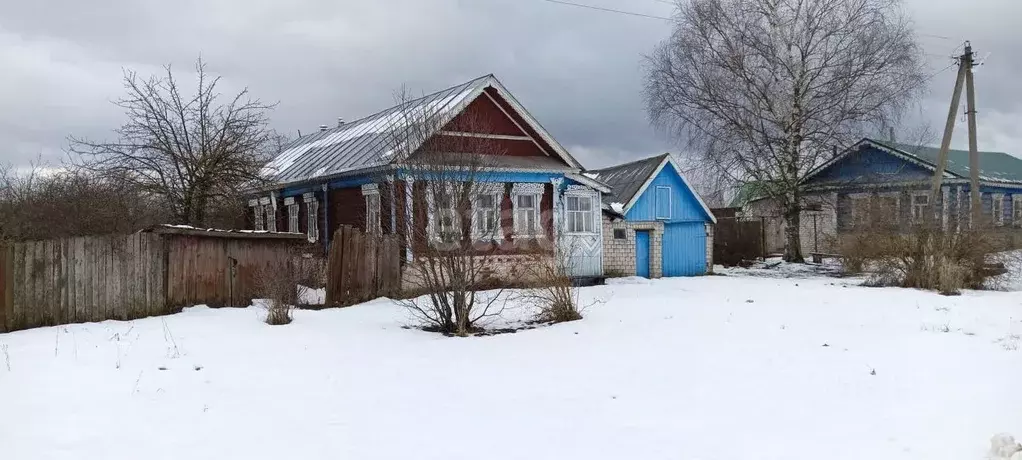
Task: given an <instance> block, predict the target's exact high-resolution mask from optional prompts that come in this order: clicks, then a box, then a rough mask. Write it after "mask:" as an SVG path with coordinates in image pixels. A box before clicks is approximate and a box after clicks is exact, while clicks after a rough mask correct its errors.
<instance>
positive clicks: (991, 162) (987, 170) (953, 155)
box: [869, 139, 1022, 183]
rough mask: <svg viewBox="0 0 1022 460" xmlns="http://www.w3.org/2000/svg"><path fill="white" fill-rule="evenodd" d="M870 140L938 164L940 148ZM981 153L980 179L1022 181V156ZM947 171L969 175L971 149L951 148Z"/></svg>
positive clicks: (959, 174) (948, 155) (964, 175)
mask: <svg viewBox="0 0 1022 460" xmlns="http://www.w3.org/2000/svg"><path fill="white" fill-rule="evenodd" d="M869 141H870V142H872V143H874V144H878V145H880V146H883V147H887V148H889V149H894V150H898V151H900V152H902V153H904V154H908V155H911V156H914V157H916V158H918V159H920V160H922V161H924V162H926V163H929V164H930V165H936V164H937V159H938V156H939V155H940V148H938V147H928V146H921V145H911V144H901V143H897V142H888V141H878V140H875V139H869ZM978 153H979V165H980V169H979V177H980V180H983V181H989V182H1013V183H1014V182H1022V158H1018V157H1014V156H1011V155H1009V154H1007V153H1004V152H978ZM947 171H948V172H950V173H952V174H955V175H957V176H961V177H963V178H968V177H969V151H968V150H955V149H950V150H948V152H947Z"/></svg>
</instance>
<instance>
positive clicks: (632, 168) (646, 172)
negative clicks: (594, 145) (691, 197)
mask: <svg viewBox="0 0 1022 460" xmlns="http://www.w3.org/2000/svg"><path fill="white" fill-rule="evenodd" d="M668 155H670V154H669V153H664V154H661V155H657V156H655V157H649V158H644V159H641V160H637V161H632V162H630V163H625V164H620V165H617V166H611V167H609V168H603V169H594V170H590V171H587V172H586V173H585V175H587V176H589V177H591V178H593V179H596V180H598V181H600V182H603V183H604V184H607V185H609V186H610V188H611V189H612V190H613V191H614V192H613V193H612V194H609V195H607V194H605V195H603V202H604V203H606V204H608V205H609V204H611V203H622V204H627V203H628V202H629V201H631V200H632V197H633V196H635V194H636V193H637V192H638V191H639V189H640V188H642V184H644V183H645V182H646V179H649V176H650V175H651V174H653V172H654V171H656V168H657V166H660V163H662V162H663V161H664V158H666V157H667V156H668ZM594 174H595V177H593V175H594Z"/></svg>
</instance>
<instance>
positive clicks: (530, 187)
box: [511, 183, 546, 239]
mask: <svg viewBox="0 0 1022 460" xmlns="http://www.w3.org/2000/svg"><path fill="white" fill-rule="evenodd" d="M544 187H545V185H544V184H541V183H518V184H514V185H513V186H511V215H512V218H513V219H514V233H513V234H512V236H511V237H512V238H514V239H534V238H535V239H538V238H544V237H545V235H544V234H545V233H546V232H544V231H543V222H542V221H541V217H542V214H543V213H542V203H543V188H544ZM520 196H532V197H533V202H534V203H535V209H533V218H534V219H535V222H536V233H535V234H529V233H525V232H524V231H523V230H522V227H523V226H524V225H525V224H524V222H519V220H518V197H520Z"/></svg>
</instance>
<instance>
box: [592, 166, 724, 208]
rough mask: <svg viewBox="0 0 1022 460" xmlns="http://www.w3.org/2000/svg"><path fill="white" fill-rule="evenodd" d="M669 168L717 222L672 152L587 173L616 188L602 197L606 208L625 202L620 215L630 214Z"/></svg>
mask: <svg viewBox="0 0 1022 460" xmlns="http://www.w3.org/2000/svg"><path fill="white" fill-rule="evenodd" d="M667 165H670V166H671V167H672V168H674V172H675V173H677V174H678V177H680V178H681V182H682V183H683V184H685V187H686V188H688V190H689V192H691V193H692V196H694V197H695V199H696V201H697V202H699V205H700V206H701V207H702V208H703V211H704V212H705V213H706V216H707V217H709V218H710V220H712V221H713V222H714V223H716V222H717V218H716V217H714V216H713V212H712V211H710V207H709V206H706V203H705V202H704V201H703V199H702V197H700V196H699V193H697V192H696V191H695V189H694V188H692V184H689V183H688V179H685V175H684V174H682V172H681V168H680V167H678V163H677V162H675V161H674V158H672V157H671V154H670V153H664V154H661V155H657V156H653V157H649V158H644V159H642V160H636V161H632V162H629V163H624V164H620V165H617V166H611V167H609V168H603V169H595V170H591V171H588V172H586V173H583V174H585V175H586V176H588V177H590V178H593V179H596V180H599V181H602V182H604V183H606V184H607V185H609V186H610V187H611V189H613V193H611V194H610V195H604V196H603V202H604V204H605V205H607V206H608V207H610V205H611V204H612V203H622V204H624V207H623V208H622V210H621V212H620V214H627V213H628V210H629V209H631V208H632V206H633V205H634V204H635V202H636V200H638V198H639V197H640V196H642V193H643V192H645V191H646V188H648V187H649V184H650V183H651V182H653V179H654V178H656V176H657V175H659V174H660V171H663V169H664V167H666V166H667Z"/></svg>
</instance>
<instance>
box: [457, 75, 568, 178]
mask: <svg viewBox="0 0 1022 460" xmlns="http://www.w3.org/2000/svg"><path fill="white" fill-rule="evenodd" d="M480 86H481V88H480V89H479V90H478V91H479V92H485V89H486V86H491V87H493V89H495V90H497V93H498V94H500V96H501V97H503V98H504V100H505V101H507V103H508V104H510V105H511V107H512V108H514V109H515V111H516V112H518V115H520V116H521V117H522V119H523V120H525V122H526V123H527V124H528V125H529V127H531V128H532V130H533V131H535V132H536V133H537V134H539V137H541V138H543V140H544V141H546V143H547V145H549V146H550V147H551V148H553V149H554V152H555V153H556V154H557V156H558V157H560V158H561V159H562V160H564V161H565V162H566V163H568V165H570V166H571V167H573V168H578V169H582V165H581V164H579V162H578V161H576V160H575V158H574V157H572V156H571V154H569V153H568V151H567V150H566V149H565V148H564V146H562V145H561V144H560V143H559V142H557V141H556V140H555V139H554V137H553V136H551V135H550V132H549V131H547V130H546V129H545V128H543V125H540V124H539V121H537V120H536V118H535V117H533V116H532V114H531V113H529V111H528V110H525V107H523V106H522V104H521V103H520V102H518V100H517V99H515V97H514V96H513V95H511V92H510V91H508V90H507V88H505V87H504V85H502V84H501V83H500V81H498V80H497V78H496V77H494V76H493V75H490V76H489V78H487V84H486V85H480ZM466 99H475V97H472V98H466ZM466 105H467V103H466ZM497 106H498V107H500V104H497ZM462 109H464V107H462ZM460 112H461V110H459V111H458V113H460ZM512 121H514V119H513V118H512Z"/></svg>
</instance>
